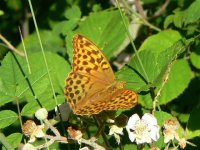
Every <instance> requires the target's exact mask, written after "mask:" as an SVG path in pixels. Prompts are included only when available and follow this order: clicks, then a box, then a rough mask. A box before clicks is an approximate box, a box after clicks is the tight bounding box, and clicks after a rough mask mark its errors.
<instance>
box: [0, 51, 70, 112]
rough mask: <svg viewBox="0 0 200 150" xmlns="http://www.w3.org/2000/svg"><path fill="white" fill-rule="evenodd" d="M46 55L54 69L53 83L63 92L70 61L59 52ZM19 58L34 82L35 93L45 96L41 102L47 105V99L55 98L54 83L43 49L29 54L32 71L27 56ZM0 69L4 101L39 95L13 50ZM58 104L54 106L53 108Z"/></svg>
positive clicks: (41, 98) (51, 70) (1, 94)
mask: <svg viewBox="0 0 200 150" xmlns="http://www.w3.org/2000/svg"><path fill="white" fill-rule="evenodd" d="M45 55H46V59H47V63H48V66H49V70H50V76H51V78H52V84H53V86H54V92H55V93H57V94H63V92H64V85H65V78H66V77H67V75H68V73H69V71H70V70H71V68H70V66H69V64H68V63H67V62H66V61H65V60H64V59H63V58H62V57H60V56H58V55H57V54H54V53H51V52H46V53H45ZM18 61H19V63H20V66H21V67H22V70H23V71H24V73H25V76H26V77H27V78H26V79H28V81H29V82H30V85H31V87H32V89H33V91H34V93H35V95H36V96H37V97H38V98H39V99H40V100H41V102H44V105H45V103H49V100H50V99H51V100H52V96H53V91H52V89H51V86H50V82H49V77H48V74H47V69H46V66H45V64H44V60H43V57H42V53H41V52H37V53H32V54H30V55H29V64H30V70H31V72H28V69H27V64H26V61H25V58H24V59H22V58H18ZM0 72H1V75H0V77H1V80H0V81H1V82H0V83H1V84H0V86H1V90H0V96H1V97H0V99H1V101H0V102H1V103H0V105H3V104H5V103H8V102H11V101H13V100H15V98H17V97H18V98H20V99H21V100H25V99H24V98H26V100H27V101H29V102H30V101H33V100H34V99H35V98H34V95H33V94H32V92H31V90H30V88H29V86H28V84H27V80H25V78H24V77H23V76H22V73H21V71H20V70H19V67H18V66H17V65H16V62H15V60H14V58H13V56H12V55H11V54H8V55H7V56H6V57H5V59H4V61H3V63H2V66H1V67H0ZM43 98H44V100H43ZM34 101H35V100H34ZM50 104H51V105H54V107H55V104H56V102H54V101H52V102H51V103H50ZM54 107H53V106H51V107H50V108H54Z"/></svg>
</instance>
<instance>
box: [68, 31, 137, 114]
mask: <svg viewBox="0 0 200 150" xmlns="http://www.w3.org/2000/svg"><path fill="white" fill-rule="evenodd" d="M73 49H74V56H73V63H72V68H73V69H72V72H71V73H70V74H69V76H68V78H67V79H66V86H65V95H66V99H67V101H68V103H69V104H70V107H71V108H72V110H73V112H74V113H75V114H77V115H93V114H98V113H100V112H101V111H104V110H117V109H129V108H132V107H134V106H135V105H136V104H137V101H138V97H137V94H136V92H134V91H132V90H129V89H125V88H124V87H125V84H126V82H124V81H117V80H116V79H115V75H114V72H113V70H112V68H111V66H110V64H109V61H108V60H107V58H106V57H105V55H104V54H103V52H102V51H101V50H100V49H99V48H98V47H97V46H96V45H95V44H94V43H93V42H92V41H90V40H89V39H88V38H86V37H84V36H83V35H80V34H76V35H75V36H74V37H73Z"/></svg>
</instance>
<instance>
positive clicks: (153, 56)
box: [117, 30, 188, 108]
mask: <svg viewBox="0 0 200 150" xmlns="http://www.w3.org/2000/svg"><path fill="white" fill-rule="evenodd" d="M179 39H180V35H179V34H178V33H177V32H176V31H172V30H170V31H169V32H168V31H163V32H160V33H158V34H157V35H154V36H152V37H149V38H148V39H147V40H146V41H145V42H144V44H143V45H142V46H141V48H140V51H139V52H138V57H137V56H136V55H135V56H134V57H133V59H132V60H131V62H130V63H129V67H125V68H124V69H122V70H121V71H119V72H118V73H117V77H118V78H119V79H122V80H125V81H127V83H128V86H127V87H128V88H130V89H133V90H136V91H139V92H140V91H146V92H147V91H149V88H150V87H152V88H154V87H160V85H161V84H162V83H163V81H164V77H165V76H166V73H167V70H168V69H169V67H170V64H171V63H172V62H173V61H174V60H175V59H176V58H177V57H178V55H179V54H180V53H182V52H183V51H184V50H185V43H184V42H183V41H182V40H179ZM156 41H157V42H156ZM138 58H140V59H138ZM140 62H141V63H140ZM141 64H142V66H141ZM142 67H143V68H142ZM187 84H188V83H187ZM187 84H186V85H187ZM184 88H185V87H184ZM184 88H183V89H184ZM181 92H182V91H181ZM181 92H179V94H180V93H181ZM139 99H140V102H141V104H142V105H144V106H145V107H150V108H151V107H152V100H151V99H152V98H151V97H150V94H147V95H144V96H143V97H140V98H139Z"/></svg>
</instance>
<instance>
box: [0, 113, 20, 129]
mask: <svg viewBox="0 0 200 150" xmlns="http://www.w3.org/2000/svg"><path fill="white" fill-rule="evenodd" d="M17 119H18V115H17V114H16V113H15V112H13V111H10V110H3V111H0V122H1V123H0V129H2V128H5V127H7V126H9V125H11V124H12V123H14V122H15V121H16V120H17Z"/></svg>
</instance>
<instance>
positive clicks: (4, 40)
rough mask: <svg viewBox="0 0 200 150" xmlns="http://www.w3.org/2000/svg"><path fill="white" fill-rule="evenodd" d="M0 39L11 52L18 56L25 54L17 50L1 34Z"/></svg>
mask: <svg viewBox="0 0 200 150" xmlns="http://www.w3.org/2000/svg"><path fill="white" fill-rule="evenodd" d="M0 39H1V40H2V41H3V42H4V43H5V44H6V46H7V47H8V48H9V49H10V50H11V51H13V52H15V53H17V54H18V55H20V56H23V57H24V56H25V54H24V53H23V52H21V51H19V50H17V49H16V48H15V47H14V46H13V45H12V44H11V43H10V42H9V41H8V40H7V39H6V38H5V37H4V36H3V35H2V34H0Z"/></svg>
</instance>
